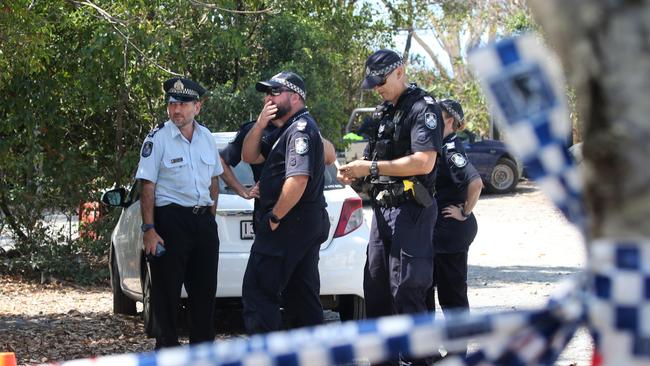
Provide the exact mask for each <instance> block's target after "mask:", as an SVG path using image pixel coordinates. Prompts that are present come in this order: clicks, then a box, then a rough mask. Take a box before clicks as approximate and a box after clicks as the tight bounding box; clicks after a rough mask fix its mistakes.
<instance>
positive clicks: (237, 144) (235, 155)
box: [219, 121, 276, 228]
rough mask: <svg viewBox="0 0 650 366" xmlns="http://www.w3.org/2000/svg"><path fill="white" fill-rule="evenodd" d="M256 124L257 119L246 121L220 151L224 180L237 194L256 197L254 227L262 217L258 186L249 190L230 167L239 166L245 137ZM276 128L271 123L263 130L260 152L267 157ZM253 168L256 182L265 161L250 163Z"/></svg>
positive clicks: (247, 197)
mask: <svg viewBox="0 0 650 366" xmlns="http://www.w3.org/2000/svg"><path fill="white" fill-rule="evenodd" d="M254 125H255V121H251V122H247V123H244V124H243V125H241V126H240V127H239V130H238V131H237V135H236V136H235V138H234V139H233V140H232V141H231V142H229V143H228V145H226V147H224V148H223V149H222V150H221V151H219V155H220V156H221V162H222V163H223V164H222V165H223V169H224V175H223V178H224V181H225V182H226V184H228V185H229V186H230V187H232V188H233V189H234V190H235V191H236V192H237V194H239V195H240V196H242V197H244V198H246V199H249V198H254V199H255V203H254V204H255V206H254V209H253V228H255V227H256V225H257V222H258V221H259V220H260V219H261V217H259V213H260V211H259V200H258V198H259V194H258V192H257V191H258V190H257V188H256V187H253V189H250V190H247V189H246V188H245V187H243V186H242V185H241V183H240V182H239V181H238V180H237V177H235V176H234V174H233V173H232V170H231V169H230V167H231V166H232V167H234V166H237V164H239V162H240V161H241V156H242V149H243V145H244V138H245V137H246V135H247V134H248V131H250V129H251V128H253V126H254ZM275 130H276V127H275V125H274V124H272V123H269V124H268V125H267V126H266V128H265V129H264V130H263V131H262V137H261V140H260V154H261V155H262V156H263V157H265V158H266V157H267V156H268V155H269V152H271V147H272V142H273V140H272V139H273V137H274V132H275ZM250 167H251V170H252V172H253V180H254V181H255V182H259V180H260V177H261V175H262V168H263V167H264V162H261V163H258V164H251V165H250Z"/></svg>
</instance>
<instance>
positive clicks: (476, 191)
mask: <svg viewBox="0 0 650 366" xmlns="http://www.w3.org/2000/svg"><path fill="white" fill-rule="evenodd" d="M481 190H483V181H482V180H481V178H480V177H476V178H474V179H473V180H472V181H471V182H469V185H468V186H467V199H466V200H465V205H464V206H463V212H464V213H465V215H469V214H470V213H471V212H472V210H473V209H474V207H475V206H476V203H477V202H478V198H479V197H480V196H481Z"/></svg>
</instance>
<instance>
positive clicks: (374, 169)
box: [370, 160, 379, 178]
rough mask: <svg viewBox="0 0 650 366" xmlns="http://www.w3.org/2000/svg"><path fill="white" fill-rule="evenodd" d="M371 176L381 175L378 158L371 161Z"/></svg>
mask: <svg viewBox="0 0 650 366" xmlns="http://www.w3.org/2000/svg"><path fill="white" fill-rule="evenodd" d="M370 176H371V177H373V178H377V177H379V167H378V166H377V160H373V161H372V163H370Z"/></svg>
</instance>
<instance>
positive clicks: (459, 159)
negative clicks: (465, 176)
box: [451, 153, 467, 168]
mask: <svg viewBox="0 0 650 366" xmlns="http://www.w3.org/2000/svg"><path fill="white" fill-rule="evenodd" d="M451 162H452V163H454V165H455V166H457V167H459V168H462V167H464V166H465V165H467V159H466V158H465V157H464V156H463V154H461V153H455V154H454V155H452V156H451Z"/></svg>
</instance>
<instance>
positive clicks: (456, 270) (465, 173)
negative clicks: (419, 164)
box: [431, 132, 480, 310]
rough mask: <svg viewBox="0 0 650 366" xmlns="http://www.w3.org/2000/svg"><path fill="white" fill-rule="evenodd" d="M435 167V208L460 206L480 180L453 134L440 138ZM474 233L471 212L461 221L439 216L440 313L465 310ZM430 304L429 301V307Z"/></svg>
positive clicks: (436, 268) (437, 267) (436, 232)
mask: <svg viewBox="0 0 650 366" xmlns="http://www.w3.org/2000/svg"><path fill="white" fill-rule="evenodd" d="M436 165H437V166H438V176H437V179H436V200H437V201H438V207H439V209H440V210H442V209H443V208H445V207H447V206H452V205H453V206H457V205H462V204H464V203H465V200H466V199H467V187H468V185H469V183H470V182H471V181H473V180H474V179H480V176H479V173H478V172H477V171H476V168H474V166H473V165H472V163H471V162H470V161H469V159H468V158H467V154H466V153H465V148H464V146H463V144H462V141H461V140H460V138H458V137H457V135H456V133H455V132H454V133H451V134H449V135H447V136H446V137H445V138H444V140H443V147H442V153H441V154H440V156H439V157H438V162H437V164H436ZM477 231H478V225H477V223H476V217H474V213H470V214H469V216H468V217H467V218H466V219H465V221H459V220H456V219H455V218H453V217H444V216H442V214H440V213H439V217H438V220H437V221H436V227H435V229H434V235H433V243H434V245H433V246H434V250H435V260H434V285H435V287H436V288H437V290H438V302H439V303H440V306H441V307H442V309H443V310H447V309H469V301H468V299H467V252H468V251H469V246H470V244H471V243H472V241H474V238H475V237H476V233H477ZM433 304H434V303H433V302H432V304H431V308H433Z"/></svg>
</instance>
